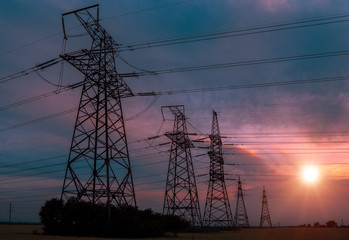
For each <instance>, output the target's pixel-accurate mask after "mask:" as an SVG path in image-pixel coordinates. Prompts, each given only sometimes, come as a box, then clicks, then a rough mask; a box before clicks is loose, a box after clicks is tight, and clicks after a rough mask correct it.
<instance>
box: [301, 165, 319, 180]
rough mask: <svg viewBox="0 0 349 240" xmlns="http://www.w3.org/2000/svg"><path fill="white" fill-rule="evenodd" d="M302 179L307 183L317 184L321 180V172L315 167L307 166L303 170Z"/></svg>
mask: <svg viewBox="0 0 349 240" xmlns="http://www.w3.org/2000/svg"><path fill="white" fill-rule="evenodd" d="M302 179H303V181H305V182H306V183H315V182H317V180H318V179H319V170H318V168H317V167H315V166H305V167H303V169H302Z"/></svg>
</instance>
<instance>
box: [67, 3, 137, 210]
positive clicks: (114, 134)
mask: <svg viewBox="0 0 349 240" xmlns="http://www.w3.org/2000/svg"><path fill="white" fill-rule="evenodd" d="M93 11H96V16H94V14H92V13H91V12H93ZM67 15H75V17H76V18H77V19H78V21H79V22H80V23H81V25H82V26H83V27H84V29H85V30H86V32H87V33H88V34H89V36H90V37H91V38H92V44H91V49H90V50H86V49H84V50H80V51H76V52H73V53H70V54H64V55H62V56H61V57H62V58H63V59H64V60H65V61H67V62H69V63H70V64H71V65H72V66H74V67H75V68H76V69H78V70H79V71H80V72H81V73H83V75H84V76H85V79H84V84H83V88H82V93H81V98H80V103H79V110H78V113H77V117H76V122H75V127H74V133H73V137H72V141H71V147H70V153H69V157H68V164H67V168H66V173H65V178H64V183H63V189H62V194H61V198H62V199H66V200H68V199H74V200H75V201H81V200H84V201H88V202H92V203H100V204H104V205H106V206H107V210H108V216H109V217H110V205H116V206H120V205H134V206H135V205H136V198H135V192H134V186H133V179H132V172H131V165H130V159H129V152H128V147H127V140H126V133H125V125H124V116H123V111H122V106H121V98H124V97H129V96H132V95H133V94H132V92H131V90H130V88H129V87H128V86H127V85H126V83H125V82H124V81H123V80H122V79H121V78H120V76H118V73H117V71H116V66H115V58H116V56H117V54H118V53H117V52H116V51H115V46H116V45H117V43H116V42H115V41H114V40H113V38H112V37H111V36H110V35H109V34H108V33H107V32H106V30H105V29H104V28H103V27H102V26H101V25H100V24H99V8H98V5H94V6H91V7H87V8H83V9H79V10H76V11H72V12H69V13H65V14H63V15H62V22H63V31H64V35H65V37H66V36H67V35H66V33H65V26H64V17H66V16H67Z"/></svg>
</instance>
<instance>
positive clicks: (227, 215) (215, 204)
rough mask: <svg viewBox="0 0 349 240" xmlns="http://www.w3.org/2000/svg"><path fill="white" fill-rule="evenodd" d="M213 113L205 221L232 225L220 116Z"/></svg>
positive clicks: (217, 225) (223, 225)
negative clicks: (219, 123)
mask: <svg viewBox="0 0 349 240" xmlns="http://www.w3.org/2000/svg"><path fill="white" fill-rule="evenodd" d="M212 113H213V119H212V128H211V135H210V140H211V144H210V149H209V152H208V155H209V157H210V172H209V176H210V179H209V184H208V190H207V197H206V204H205V211H204V220H203V222H204V226H208V227H232V226H233V216H232V213H231V208H230V203H229V198H228V193H227V188H226V185H225V179H224V160H223V153H222V140H221V135H220V131H219V125H218V117H217V112H215V111H212Z"/></svg>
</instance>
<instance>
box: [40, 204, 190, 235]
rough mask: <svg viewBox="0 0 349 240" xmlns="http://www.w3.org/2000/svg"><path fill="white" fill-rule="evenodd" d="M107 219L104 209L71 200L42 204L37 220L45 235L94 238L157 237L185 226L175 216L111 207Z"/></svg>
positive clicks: (125, 207) (185, 223)
mask: <svg viewBox="0 0 349 240" xmlns="http://www.w3.org/2000/svg"><path fill="white" fill-rule="evenodd" d="M110 211H111V218H110V219H107V218H106V207H105V206H104V205H101V204H92V203H88V202H84V201H80V202H77V203H76V202H75V201H74V200H71V201H68V202H67V203H64V202H63V201H61V200H58V199H51V200H48V201H46V202H45V204H44V206H42V207H41V210H40V213H39V215H40V219H41V222H42V224H43V225H44V232H45V234H49V235H70V236H97V237H132V238H135V237H160V236H162V235H163V234H164V233H165V231H180V230H183V229H184V228H187V227H189V223H188V222H187V221H185V220H183V219H182V218H180V217H178V216H164V215H161V214H159V213H154V212H153V211H152V210H151V209H146V210H139V209H138V208H137V207H132V206H126V205H125V206H120V207H115V206H111V209H110Z"/></svg>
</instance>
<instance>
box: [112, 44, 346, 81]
mask: <svg viewBox="0 0 349 240" xmlns="http://www.w3.org/2000/svg"><path fill="white" fill-rule="evenodd" d="M348 54H349V50H342V51H335V52H322V53H312V54H304V55H295V56H286V57H277V58H265V59H256V60H247V61H239V62H227V63H218V64H208V65H199V66H191V67H181V68H172V69H162V70H151V71H147V72H132V73H121V74H119V75H120V76H121V77H124V78H125V77H126V78H127V77H140V76H147V75H154V74H172V73H179V72H191V71H202V70H211V69H219V68H231V67H242V66H250V65H259V64H268V63H281V62H289V61H300V60H308V59H317V58H326V57H336V56H346V55H348Z"/></svg>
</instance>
